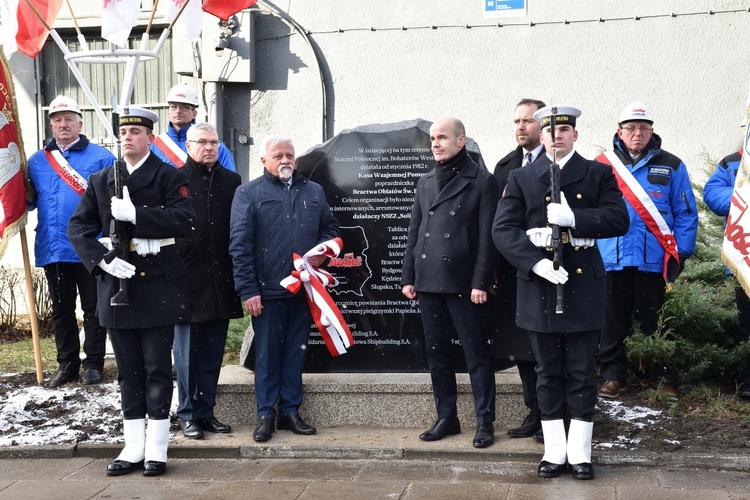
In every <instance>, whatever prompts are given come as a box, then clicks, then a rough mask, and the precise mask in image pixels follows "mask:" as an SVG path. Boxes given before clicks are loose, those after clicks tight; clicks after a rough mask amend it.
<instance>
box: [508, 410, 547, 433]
mask: <svg viewBox="0 0 750 500" xmlns="http://www.w3.org/2000/svg"><path fill="white" fill-rule="evenodd" d="M541 428H542V419H541V417H540V416H539V415H537V414H535V413H529V414H528V415H527V416H526V418H525V419H524V421H523V423H522V424H521V427H516V428H515V429H509V430H508V435H509V436H510V437H512V438H527V437H531V436H533V435H534V434H535V433H536V432H538V431H539V430H541Z"/></svg>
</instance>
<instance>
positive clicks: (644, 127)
mask: <svg viewBox="0 0 750 500" xmlns="http://www.w3.org/2000/svg"><path fill="white" fill-rule="evenodd" d="M620 128H621V129H622V130H624V131H626V132H628V133H629V134H633V133H635V131H636V130H639V131H640V132H641V133H642V134H647V133H649V132H651V131H652V130H654V128H653V127H651V126H649V125H625V126H622V127H620Z"/></svg>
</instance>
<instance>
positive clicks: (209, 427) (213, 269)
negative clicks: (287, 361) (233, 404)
mask: <svg viewBox="0 0 750 500" xmlns="http://www.w3.org/2000/svg"><path fill="white" fill-rule="evenodd" d="M219 144H220V142H219V136H218V135H217V134H216V127H214V126H213V125H211V124H210V123H205V122H202V123H197V124H195V125H193V126H192V127H190V129H189V130H188V132H187V150H188V158H187V161H186V162H185V165H183V166H182V167H180V170H182V171H183V172H185V173H187V175H188V178H189V180H190V191H191V193H192V198H193V208H194V209H195V214H196V218H195V226H194V230H193V231H192V232H191V233H190V236H188V237H185V238H177V251H178V252H179V254H180V257H182V260H183V261H184V262H185V265H186V266H187V268H188V272H189V274H190V295H189V297H190V323H189V324H188V325H186V327H183V328H175V334H174V360H175V366H176V368H177V393H178V397H179V404H178V406H177V416H178V417H179V419H180V427H181V428H182V433H183V435H184V436H185V437H187V438H190V439H200V438H202V437H203V432H204V431H206V432H218V433H228V432H231V431H232V429H231V427H229V425H227V424H224V423H221V422H219V421H218V420H217V419H216V417H215V416H214V406H215V405H216V387H217V384H218V382H219V372H220V371H221V363H222V359H223V357H224V345H225V343H226V339H227V329H228V328H229V320H230V319H231V318H241V317H242V305H241V304H240V298H239V296H238V295H237V293H236V292H235V291H234V278H233V275H232V259H231V257H230V256H229V216H230V213H231V209H232V198H233V197H234V192H235V190H236V189H237V187H238V186H239V185H240V184H241V183H242V179H241V178H240V176H239V174H237V173H236V172H230V171H228V170H227V169H225V168H224V167H223V166H222V165H221V162H219V161H218V151H219Z"/></svg>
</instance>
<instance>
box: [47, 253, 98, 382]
mask: <svg viewBox="0 0 750 500" xmlns="http://www.w3.org/2000/svg"><path fill="white" fill-rule="evenodd" d="M44 275H45V276H46V277H47V285H48V287H49V293H50V298H51V299H52V327H53V328H54V331H55V346H56V347H57V363H58V364H59V365H60V370H65V371H68V372H78V369H79V368H80V367H81V357H80V352H81V341H80V339H79V337H78V320H77V319H76V295H80V297H81V309H82V310H83V332H84V335H85V337H84V341H83V352H85V353H86V359H84V360H83V367H84V368H94V369H96V370H101V369H102V368H104V354H105V351H106V342H107V329H106V328H104V327H103V326H101V325H99V318H98V317H97V315H96V300H97V298H96V278H94V277H93V276H91V275H90V274H89V272H88V271H87V270H86V268H85V267H84V266H83V264H80V263H79V264H74V263H62V262H58V263H55V264H48V265H46V266H44Z"/></svg>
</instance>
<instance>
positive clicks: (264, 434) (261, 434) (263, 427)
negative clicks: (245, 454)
mask: <svg viewBox="0 0 750 500" xmlns="http://www.w3.org/2000/svg"><path fill="white" fill-rule="evenodd" d="M273 431H274V428H273V417H263V418H261V419H260V420H259V421H258V425H257V427H255V432H253V441H257V442H259V443H263V442H265V441H268V440H269V439H271V434H273Z"/></svg>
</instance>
